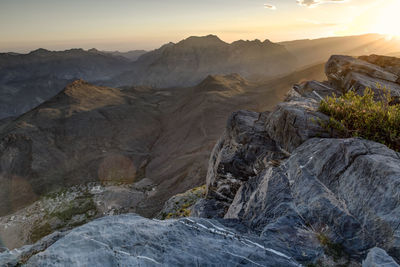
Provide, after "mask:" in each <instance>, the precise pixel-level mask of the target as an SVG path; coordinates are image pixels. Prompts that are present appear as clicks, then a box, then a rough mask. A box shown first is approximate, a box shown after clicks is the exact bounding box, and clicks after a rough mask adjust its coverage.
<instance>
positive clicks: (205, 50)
mask: <svg viewBox="0 0 400 267" xmlns="http://www.w3.org/2000/svg"><path fill="white" fill-rule="evenodd" d="M295 61H296V58H295V56H294V55H291V54H290V53H288V52H287V51H286V49H285V48H284V47H283V46H281V45H278V44H274V43H272V42H270V41H268V40H265V41H264V42H261V41H259V40H254V41H237V42H234V43H232V44H228V43H225V42H223V41H222V40H220V39H219V38H218V37H217V36H215V35H208V36H204V37H189V38H187V39H185V40H183V41H180V42H179V43H177V44H174V43H169V44H167V45H164V46H162V47H161V48H159V49H156V50H154V51H151V52H149V53H147V54H144V55H143V56H141V57H139V58H138V60H137V61H136V62H134V64H133V68H132V70H130V71H128V72H126V73H124V74H122V75H120V76H117V77H116V78H115V79H114V80H113V82H115V83H117V84H118V83H119V85H149V86H154V87H176V86H178V87H182V86H193V85H195V84H197V83H199V82H200V81H201V80H203V79H204V78H205V77H207V75H212V74H230V73H239V74H240V75H241V76H243V77H245V78H248V79H252V78H255V77H260V76H262V77H265V76H269V77H272V76H276V75H280V74H286V73H289V72H290V71H291V70H292V68H291V66H293V64H295Z"/></svg>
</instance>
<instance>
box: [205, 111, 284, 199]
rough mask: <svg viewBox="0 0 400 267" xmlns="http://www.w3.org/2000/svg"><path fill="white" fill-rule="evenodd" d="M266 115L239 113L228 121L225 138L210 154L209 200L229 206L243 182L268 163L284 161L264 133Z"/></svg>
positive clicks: (277, 149)
mask: <svg viewBox="0 0 400 267" xmlns="http://www.w3.org/2000/svg"><path fill="white" fill-rule="evenodd" d="M267 115H268V114H267V113H257V112H250V111H238V112H235V113H233V115H232V116H231V117H230V119H229V120H228V124H227V129H226V131H225V134H224V136H223V137H222V138H221V139H220V140H219V141H218V143H217V145H216V146H215V147H214V150H213V152H212V154H211V158H210V162H209V167H208V173H207V196H208V197H211V198H215V199H216V200H218V201H220V202H221V203H225V204H226V205H227V206H229V204H230V203H231V202H232V200H233V198H234V197H235V194H236V191H237V190H238V189H239V187H240V186H241V185H242V184H243V182H246V181H247V180H248V179H249V178H250V177H253V176H256V175H257V174H258V173H259V172H260V171H261V170H262V169H264V168H265V166H266V165H268V164H269V162H270V161H271V160H275V161H276V160H281V159H283V158H285V157H287V155H286V154H285V153H284V152H283V151H282V150H281V149H280V148H279V146H277V145H276V143H275V142H274V141H273V140H272V139H271V138H269V136H268V134H267V133H266V132H265V129H264V123H265V119H266V116H267Z"/></svg>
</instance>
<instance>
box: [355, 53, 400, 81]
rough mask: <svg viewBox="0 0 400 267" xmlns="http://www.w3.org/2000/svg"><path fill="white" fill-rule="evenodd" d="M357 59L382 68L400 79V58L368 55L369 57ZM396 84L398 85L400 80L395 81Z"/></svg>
mask: <svg viewBox="0 0 400 267" xmlns="http://www.w3.org/2000/svg"><path fill="white" fill-rule="evenodd" d="M359 59H361V60H364V61H367V62H369V63H371V64H374V65H377V66H379V67H381V68H383V69H384V70H386V71H388V72H390V73H393V74H395V75H397V76H398V77H400V58H397V57H387V56H380V55H370V56H361V57H359ZM396 82H397V83H399V82H400V80H397V81H396Z"/></svg>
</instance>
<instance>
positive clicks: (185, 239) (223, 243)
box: [0, 214, 299, 267]
mask: <svg viewBox="0 0 400 267" xmlns="http://www.w3.org/2000/svg"><path fill="white" fill-rule="evenodd" d="M10 253H11V252H3V253H1V254H0V259H6V257H7V256H8V255H10ZM13 253H15V254H16V255H17V257H20V255H19V252H18V251H14V252H13ZM9 262H10V264H9V266H15V265H14V264H13V263H14V262H13V261H9ZM2 263H3V264H7V261H6V260H3V262H2ZM119 265H120V266H134V265H135V266H136V265H140V266H142V265H143V266H154V265H163V266H189V265H201V266H203V265H205V266H238V265H241V266H242V265H243V266H254V265H256V266H299V264H298V263H297V262H295V261H294V260H292V259H291V258H290V256H288V255H286V254H284V252H280V251H277V250H275V249H274V247H265V246H264V245H263V244H262V242H261V240H260V239H259V238H257V237H255V236H254V235H251V234H242V233H237V231H236V230H235V229H234V228H231V227H228V226H224V225H223V224H221V223H219V222H218V221H214V220H206V219H180V220H168V221H157V220H149V219H145V218H142V217H140V216H137V215H133V214H128V215H120V216H110V217H105V218H102V219H98V220H96V221H93V222H91V223H88V224H86V225H84V226H81V227H79V228H76V229H74V230H72V231H71V232H69V233H68V234H67V235H65V236H64V237H61V238H59V239H58V241H57V242H55V243H54V244H52V245H50V246H48V247H47V248H46V249H45V250H44V251H43V252H40V253H38V254H36V255H34V256H32V257H30V258H28V259H27V261H26V266H54V267H55V266H119Z"/></svg>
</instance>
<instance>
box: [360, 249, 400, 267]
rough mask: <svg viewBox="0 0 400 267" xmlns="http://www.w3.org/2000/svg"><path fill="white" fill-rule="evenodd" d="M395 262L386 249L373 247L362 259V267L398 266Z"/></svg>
mask: <svg viewBox="0 0 400 267" xmlns="http://www.w3.org/2000/svg"><path fill="white" fill-rule="evenodd" d="M398 266H400V265H398V264H397V262H395V261H394V260H393V258H392V257H390V256H389V255H388V254H387V253H386V251H384V250H383V249H381V248H378V247H375V248H373V249H371V250H370V251H369V253H368V256H367V258H366V259H365V260H364V261H363V265H362V267H398Z"/></svg>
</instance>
